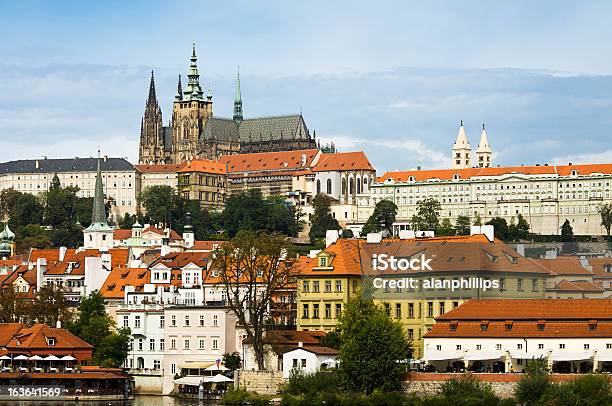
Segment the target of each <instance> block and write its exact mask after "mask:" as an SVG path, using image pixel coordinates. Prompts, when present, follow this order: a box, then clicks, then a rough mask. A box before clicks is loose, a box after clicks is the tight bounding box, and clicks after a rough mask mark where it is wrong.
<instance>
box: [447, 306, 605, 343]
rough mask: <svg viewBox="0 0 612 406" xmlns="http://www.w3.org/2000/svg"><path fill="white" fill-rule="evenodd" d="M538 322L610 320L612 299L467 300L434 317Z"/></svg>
mask: <svg viewBox="0 0 612 406" xmlns="http://www.w3.org/2000/svg"><path fill="white" fill-rule="evenodd" d="M542 319H544V320H592V319H593V320H610V321H612V299H487V300H470V301H468V302H466V303H464V304H462V305H461V306H459V307H457V308H455V309H453V310H451V311H449V312H447V313H444V314H443V315H441V316H439V317H437V318H436V320H438V321H442V320H504V321H505V320H542ZM611 337H612V336H611Z"/></svg>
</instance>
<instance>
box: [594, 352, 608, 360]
mask: <svg viewBox="0 0 612 406" xmlns="http://www.w3.org/2000/svg"><path fill="white" fill-rule="evenodd" d="M595 359H596V360H597V361H599V362H607V361H612V352H598V353H597V355H596V356H595Z"/></svg>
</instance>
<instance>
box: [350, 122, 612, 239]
mask: <svg viewBox="0 0 612 406" xmlns="http://www.w3.org/2000/svg"><path fill="white" fill-rule="evenodd" d="M452 154H453V155H452V165H451V168H452V169H438V170H421V169H417V170H409V171H399V172H386V173H384V174H383V175H382V176H380V177H378V178H377V180H376V182H374V183H372V184H371V185H370V188H369V193H368V194H362V195H360V196H358V198H357V205H358V208H357V212H358V213H357V217H358V219H357V223H361V224H363V223H365V222H366V221H367V219H368V217H369V216H370V215H371V214H372V212H373V210H374V207H375V205H376V203H377V202H379V201H380V200H382V199H387V200H391V201H393V202H395V204H396V205H397V206H398V213H397V217H396V218H397V221H396V224H395V226H396V228H398V229H400V228H409V222H410V219H411V218H412V216H413V215H415V214H416V210H417V202H418V201H420V200H423V199H425V198H434V199H436V200H438V201H439V202H440V204H441V206H442V210H441V213H440V216H441V218H442V219H444V218H449V219H450V220H451V222H453V223H454V222H455V220H456V218H457V216H460V215H463V216H470V218H471V219H472V220H474V219H475V218H476V217H477V216H479V217H480V219H481V221H482V223H483V224H484V223H485V222H487V221H489V220H490V219H492V218H494V217H503V218H505V219H506V221H507V222H508V224H510V222H511V221H512V220H514V221H516V219H517V216H518V215H519V214H522V215H523V217H524V218H525V219H526V220H527V222H528V223H529V225H530V231H531V232H533V233H538V234H546V235H555V234H560V230H561V226H562V225H563V223H564V222H565V220H566V219H567V220H569V222H570V224H571V226H572V228H573V231H574V234H577V235H602V234H605V229H604V228H603V226H602V225H601V216H600V214H599V211H598V209H599V207H600V206H601V205H602V204H605V203H612V198H611V196H610V185H611V183H612V164H589V165H572V164H571V163H569V164H568V165H548V164H545V165H535V166H516V167H493V166H491V163H492V153H491V146H490V144H489V141H488V138H487V134H486V130H485V128H484V126H483V130H482V134H481V139H480V143H479V145H478V149H477V150H476V159H475V162H476V164H475V165H472V159H471V148H470V146H469V142H468V141H467V137H466V135H465V130H464V128H463V123H462V124H461V126H460V129H459V134H458V135H457V140H456V142H455V144H454V146H453V151H452ZM396 231H399V230H396Z"/></svg>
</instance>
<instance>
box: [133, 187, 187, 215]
mask: <svg viewBox="0 0 612 406" xmlns="http://www.w3.org/2000/svg"><path fill="white" fill-rule="evenodd" d="M179 200H180V197H179V196H178V194H177V193H176V192H175V191H174V189H173V188H172V187H171V186H164V185H156V186H150V187H148V188H146V189H145V190H144V191H142V192H141V193H140V194H139V195H138V203H139V204H140V205H141V206H142V207H144V209H145V210H146V212H147V214H146V216H147V218H148V219H149V222H151V223H164V224H172V220H173V216H172V212H173V211H174V210H175V207H177V203H178V201H179Z"/></svg>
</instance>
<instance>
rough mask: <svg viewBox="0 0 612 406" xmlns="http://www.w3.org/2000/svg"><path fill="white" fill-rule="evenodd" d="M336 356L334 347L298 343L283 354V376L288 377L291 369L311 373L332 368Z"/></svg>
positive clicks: (334, 364)
mask: <svg viewBox="0 0 612 406" xmlns="http://www.w3.org/2000/svg"><path fill="white" fill-rule="evenodd" d="M337 356H338V350H336V349H333V348H329V347H319V346H307V345H303V344H302V343H299V345H298V347H297V348H294V349H291V350H288V351H286V352H285V353H284V354H283V378H285V379H288V378H289V377H290V376H291V373H292V371H300V372H302V373H304V374H313V373H315V372H317V371H319V370H321V369H325V368H334V367H335V366H336V357H337Z"/></svg>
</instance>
